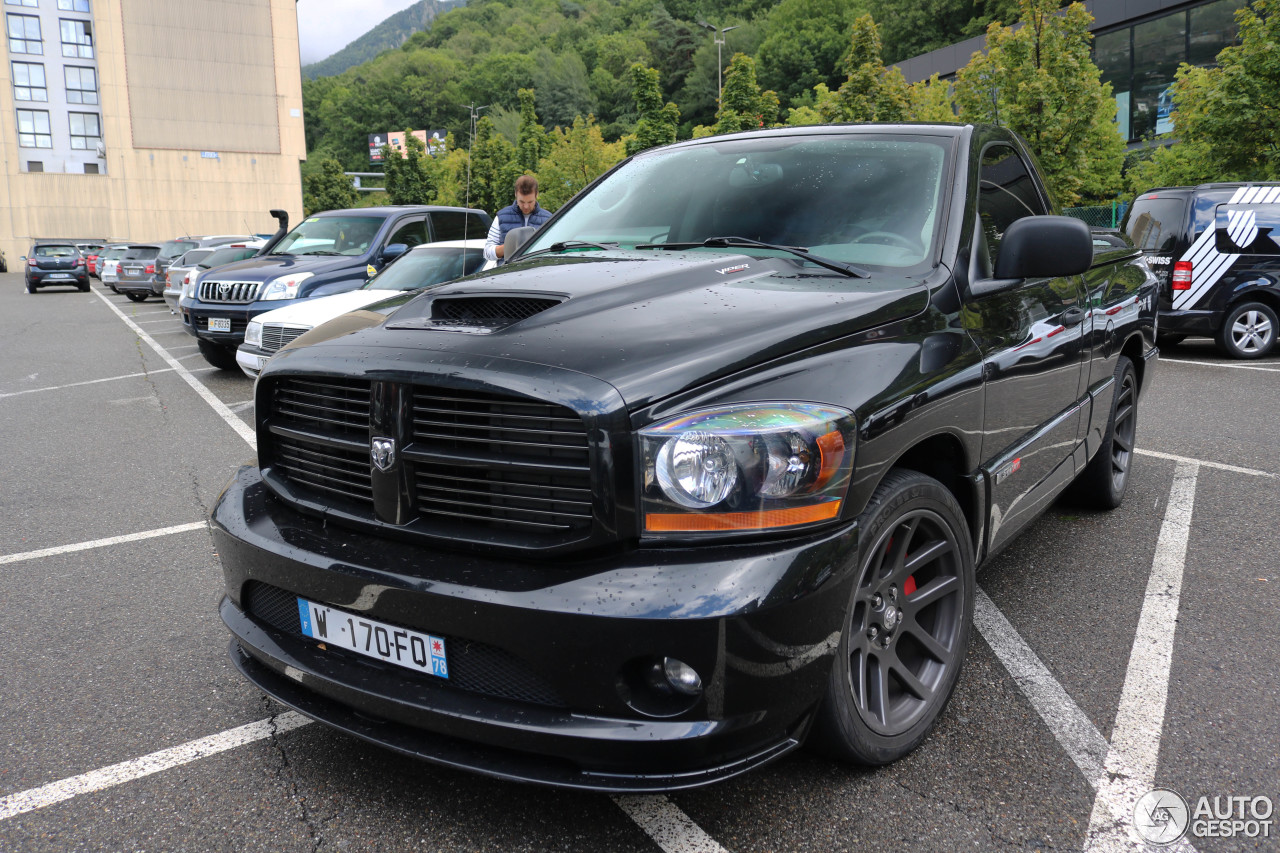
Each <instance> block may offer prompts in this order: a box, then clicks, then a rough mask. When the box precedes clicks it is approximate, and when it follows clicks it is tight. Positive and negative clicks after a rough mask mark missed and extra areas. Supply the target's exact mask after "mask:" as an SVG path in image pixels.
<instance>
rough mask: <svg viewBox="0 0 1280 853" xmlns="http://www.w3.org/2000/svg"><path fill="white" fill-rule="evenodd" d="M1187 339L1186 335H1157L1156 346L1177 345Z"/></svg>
mask: <svg viewBox="0 0 1280 853" xmlns="http://www.w3.org/2000/svg"><path fill="white" fill-rule="evenodd" d="M1186 339H1187V336H1186V335H1156V346H1159V347H1176V346H1177V345H1178V344H1180V343H1182V342H1183V341H1185V340H1186Z"/></svg>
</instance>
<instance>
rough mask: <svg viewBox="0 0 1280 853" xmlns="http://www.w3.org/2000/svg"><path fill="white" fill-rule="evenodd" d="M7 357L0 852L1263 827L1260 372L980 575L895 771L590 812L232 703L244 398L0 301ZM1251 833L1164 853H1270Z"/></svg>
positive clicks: (1192, 415) (1056, 839)
mask: <svg viewBox="0 0 1280 853" xmlns="http://www.w3.org/2000/svg"><path fill="white" fill-rule="evenodd" d="M0 341H2V342H3V343H0V347H2V349H3V355H2V357H0V442H2V446H3V447H4V458H5V462H4V466H3V475H2V480H0V518H3V522H2V523H0V571H3V573H4V575H3V577H4V584H3V587H0V589H2V590H3V591H2V592H0V648H2V649H3V650H4V654H3V656H2V657H0V676H2V682H0V683H3V685H4V687H5V689H4V690H3V691H2V692H0V751H2V757H0V850H3V851H13V853H17V851H45V850H48V851H64V850H110V851H116V850H130V851H169V850H226V851H249V850H264V851H327V850H351V851H357V850H359V851H365V850H385V851H401V850H424V851H425V850H433V851H435V850H439V851H464V850H465V851H474V850H486V851H488V850H493V851H549V850H561V851H601V850H608V851H633V850H634V851H654V850H663V851H667V853H677V851H678V852H679V853H719V851H735V853H746V851H840V850H880V851H886V850H907V849H910V850H913V851H917V850H918V851H934V850H936V851H957V850H975V851H988V850H991V851H1003V850H1019V851H1030V850H1072V851H1083V850H1090V851H1093V850H1098V851H1104V850H1105V851H1110V850H1131V849H1142V848H1141V847H1140V846H1135V844H1134V842H1133V841H1132V840H1131V836H1130V834H1129V832H1130V829H1131V824H1132V819H1131V816H1132V814H1133V812H1134V808H1135V805H1136V804H1137V802H1138V800H1139V798H1141V797H1142V796H1143V795H1144V794H1146V793H1147V792H1148V791H1150V790H1152V789H1155V788H1162V789H1169V790H1171V791H1174V792H1177V793H1178V794H1180V795H1181V796H1182V797H1183V798H1184V799H1185V800H1186V801H1187V803H1188V804H1189V808H1191V809H1196V808H1197V803H1198V801H1199V799H1200V798H1201V797H1207V798H1208V802H1209V803H1210V804H1215V805H1218V806H1220V808H1227V807H1229V806H1231V805H1232V804H1231V803H1225V802H1224V801H1225V799H1226V798H1228V797H1237V798H1240V797H1243V798H1246V801H1247V803H1248V804H1249V805H1244V806H1243V808H1244V809H1245V811H1246V815H1245V817H1246V818H1249V817H1250V815H1249V814H1247V812H1248V810H1249V808H1250V806H1251V805H1252V806H1253V807H1254V808H1255V809H1261V808H1262V805H1261V799H1259V798H1266V799H1267V802H1268V805H1270V804H1280V748H1278V747H1280V675H1278V673H1280V618H1277V613H1278V612H1280V524H1277V520H1278V519H1280V429H1277V428H1276V424H1277V423H1280V355H1273V356H1271V357H1269V358H1267V359H1264V360H1262V361H1257V362H1232V361H1229V360H1227V359H1225V358H1224V357H1222V356H1221V355H1219V354H1218V353H1217V352H1216V350H1214V349H1213V347H1212V345H1211V344H1210V343H1209V342H1208V341H1200V340H1192V341H1187V342H1186V343H1184V344H1183V345H1181V346H1178V347H1175V348H1173V349H1172V350H1171V351H1169V352H1166V353H1164V354H1163V356H1162V359H1161V362H1160V365H1159V367H1158V369H1157V372H1156V376H1155V381H1154V384H1153V385H1152V387H1151V388H1150V389H1148V390H1147V392H1146V393H1145V394H1144V397H1143V400H1142V404H1141V407H1140V410H1139V426H1138V440H1139V448H1140V455H1139V457H1138V460H1137V468H1136V471H1135V474H1134V477H1133V478H1132V479H1131V482H1130V486H1129V494H1128V497H1127V499H1126V502H1125V504H1124V506H1123V507H1122V508H1121V509H1119V510H1117V511H1115V512H1112V513H1094V512H1084V511H1080V510H1078V509H1076V508H1074V507H1071V506H1070V505H1067V504H1058V505H1055V506H1054V507H1052V508H1051V509H1050V511H1049V512H1048V513H1047V514H1046V515H1045V516H1044V517H1043V518H1042V519H1040V520H1039V521H1038V522H1037V523H1036V524H1035V525H1034V526H1033V527H1032V529H1031V530H1030V531H1028V532H1027V533H1025V534H1024V535H1023V536H1022V537H1021V538H1020V539H1019V540H1018V541H1017V542H1016V543H1015V544H1014V545H1012V546H1010V548H1009V549H1008V550H1006V551H1005V552H1004V553H1002V554H1001V555H1000V556H999V557H997V558H996V559H995V560H994V561H993V562H992V563H990V564H989V565H988V566H987V567H986V568H985V570H983V571H982V572H981V573H980V575H979V584H980V587H981V593H980V595H979V597H978V599H979V600H978V604H979V606H978V614H977V615H978V627H979V631H978V635H977V636H976V637H975V640H974V642H973V643H972V645H971V648H970V650H969V654H968V658H967V660H966V664H965V667H966V668H965V671H964V673H963V674H962V676H961V680H960V684H959V687H958V689H957V692H956V694H955V696H954V698H953V700H952V702H951V704H950V706H949V708H948V710H947V712H946V714H945V715H944V717H943V720H942V722H941V723H940V725H939V726H938V728H937V729H936V730H935V732H934V733H933V734H932V735H931V737H930V738H929V739H928V740H927V741H926V743H925V744H924V746H923V747H922V748H921V749H919V750H917V751H916V752H915V753H913V754H912V755H911V756H910V757H908V758H907V759H906V760H904V761H902V762H899V763H898V764H895V765H893V766H890V767H887V768H882V769H877V770H862V769H851V768H849V767H846V766H842V765H838V764H835V763H833V762H830V761H828V760H827V759H825V758H824V757H822V756H821V755H817V754H814V753H811V752H807V751H801V752H798V753H792V754H791V755H789V756H787V757H784V758H783V759H781V760H780V761H777V762H775V763H774V764H772V765H769V766H767V767H765V768H762V769H760V770H757V771H755V772H753V773H750V774H747V775H745V776H742V777H738V778H736V779H733V780H730V781H727V782H723V783H720V784H718V785H715V786H712V787H709V788H703V789H699V790H696V791H690V792H682V793H677V794H671V795H669V796H643V797H641V796H626V797H608V796H604V795H596V794H587V793H574V792H561V791H552V790H546V789H541V788H534V787H526V786H520V785H514V784H507V783H502V782H495V781H493V780H490V779H486V778H482V777H479V776H473V775H469V774H465V773H461V772H455V771H450V770H447V769H443V768H438V767H435V766H432V765H427V764H421V763H417V762H414V761H412V760H409V759H407V758H403V757H400V756H398V755H395V754H392V753H389V752H386V751H383V750H381V749H379V748H376V747H373V746H370V745H367V744H365V743H363V742H360V741H356V740H354V739H351V738H348V737H345V736H342V735H339V734H337V733H334V732H332V731H330V730H328V729H325V728H322V727H321V726H318V725H314V724H308V723H306V722H305V720H303V719H302V718H299V717H297V716H296V715H295V714H292V713H284V710H283V709H282V708H280V707H279V706H276V705H274V704H273V703H272V702H270V701H269V700H267V699H266V698H265V697H264V696H263V695H262V694H261V693H259V692H257V691H256V690H254V689H253V688H251V687H250V686H249V685H248V684H247V683H246V682H245V681H244V680H243V679H241V678H240V676H239V675H238V674H236V673H235V672H234V670H233V669H232V667H231V665H230V663H229V661H228V659H227V640H228V637H227V633H226V630H225V629H224V628H223V626H222V624H221V622H220V621H219V619H218V616H217V603H218V599H219V597H220V594H221V589H222V573H221V569H220V567H219V564H218V558H217V555H216V554H215V553H214V551H213V549H212V546H211V541H210V537H209V534H208V532H207V529H206V527H205V524H204V520H205V519H206V518H207V517H208V511H209V508H210V507H211V506H212V504H213V502H214V500H215V498H216V496H217V494H218V492H219V491H220V490H221V488H222V486H223V485H224V484H225V483H226V481H227V479H228V478H229V477H230V476H231V474H232V473H233V472H234V471H235V469H236V467H237V466H239V465H241V464H243V463H244V462H245V461H247V460H249V459H251V458H252V456H253V447H252V441H253V435H252V431H251V429H250V428H249V426H248V425H249V423H250V421H251V419H252V383H251V381H250V380H248V379H246V378H245V377H244V376H242V375H240V374H231V373H225V372H222V371H218V370H215V369H213V368H210V367H208V365H207V364H206V363H205V362H204V360H203V359H202V358H201V357H200V355H199V354H198V352H197V350H196V347H195V340H194V338H192V337H190V336H188V335H187V334H186V333H185V332H183V331H182V329H181V326H180V323H179V321H178V320H177V318H175V317H173V316H172V315H170V313H169V311H168V309H167V307H166V306H165V305H164V303H163V301H161V300H150V301H148V302H146V303H142V304H135V303H131V302H129V301H127V300H126V299H125V298H124V297H123V296H118V295H115V294H113V293H111V292H110V290H108V289H106V288H105V287H103V286H102V285H100V284H98V283H97V282H95V283H94V286H93V292H91V293H79V292H77V291H75V290H73V289H66V290H42V291H41V292H39V293H37V294H27V293H25V292H24V291H23V289H22V279H21V276H20V275H17V274H5V275H0ZM1214 798H1218V799H1217V802H1216V803H1215V799H1214ZM1235 802H1243V801H1235ZM1217 817H1219V818H1222V817H1224V815H1222V814H1221V813H1219V814H1218V815H1217ZM1252 817H1253V818H1259V815H1258V814H1257V813H1256V812H1255V814H1254V815H1252ZM1242 822H1243V823H1247V822H1248V821H1242ZM1254 823H1255V826H1254V827H1253V828H1254V829H1256V830H1257V832H1256V835H1255V837H1249V836H1247V835H1244V834H1243V832H1244V830H1241V833H1238V834H1237V835H1236V836H1234V837H1196V838H1189V839H1184V841H1182V842H1180V843H1179V844H1178V845H1175V846H1173V847H1169V848H1164V849H1181V850H1188V849H1195V850H1200V851H1234V850H1254V849H1258V850H1280V841H1278V840H1277V838H1276V836H1277V834H1278V833H1280V826H1276V824H1277V823H1280V814H1273V813H1271V812H1270V811H1269V812H1268V816H1267V819H1265V820H1263V819H1258V820H1254ZM1263 823H1266V830H1267V831H1268V832H1269V835H1267V836H1264V835H1263V834H1262V831H1263V827H1262V824H1263ZM1210 828H1211V829H1212V828H1213V827H1210ZM1227 828H1230V827H1229V826H1228V827H1227ZM1218 829H1221V827H1218ZM1220 835H1221V832H1219V836H1220ZM1152 849H1155V848H1152Z"/></svg>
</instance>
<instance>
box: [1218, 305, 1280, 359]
mask: <svg viewBox="0 0 1280 853" xmlns="http://www.w3.org/2000/svg"><path fill="white" fill-rule="evenodd" d="M1277 325H1278V324H1277V321H1276V312H1275V311H1273V310H1272V309H1271V307H1270V306H1268V305H1264V304H1263V303H1261V302H1244V303H1242V304H1240V305H1237V306H1235V307H1234V308H1232V309H1231V310H1230V311H1228V312H1227V316H1226V318H1224V319H1223V321H1222V328H1221V329H1219V330H1218V346H1220V347H1221V348H1222V350H1223V351H1224V352H1225V353H1226V354H1227V355H1229V356H1232V357H1233V358H1261V357H1262V356H1264V355H1266V354H1267V353H1269V352H1270V351H1271V349H1272V347H1274V346H1275V343H1276V327H1277Z"/></svg>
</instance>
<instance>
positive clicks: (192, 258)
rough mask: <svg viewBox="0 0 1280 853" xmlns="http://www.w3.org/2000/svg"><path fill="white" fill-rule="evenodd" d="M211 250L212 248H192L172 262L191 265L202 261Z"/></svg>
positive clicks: (177, 264)
mask: <svg viewBox="0 0 1280 853" xmlns="http://www.w3.org/2000/svg"><path fill="white" fill-rule="evenodd" d="M212 252H213V249H192V250H191V251H189V252H187V253H186V254H185V255H183V256H182V257H181V258H178V260H177V261H175V262H174V266H183V267H193V266H195V265H196V264H198V263H200V262H201V261H203V260H204V259H205V258H207V257H209V255H210V254H211V253H212Z"/></svg>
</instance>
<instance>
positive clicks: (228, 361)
mask: <svg viewBox="0 0 1280 853" xmlns="http://www.w3.org/2000/svg"><path fill="white" fill-rule="evenodd" d="M196 343H197V344H198V345H199V347H200V354H201V355H202V356H204V360H205V361H207V362H209V363H210V364H211V365H213V366H214V367H216V368H218V369H219V370H239V369H240V366H239V365H238V364H236V352H235V350H231V349H227V348H226V347H224V346H219V345H218V344H215V343H213V342H212V341H206V340H205V339H204V338H198V339H197V340H196Z"/></svg>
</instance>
